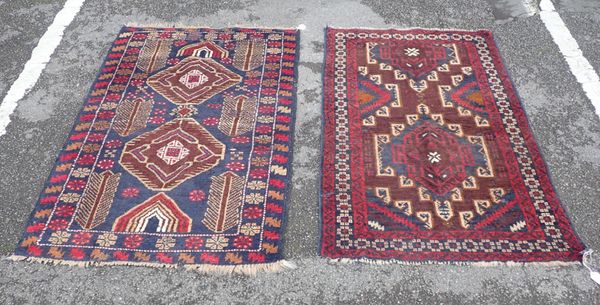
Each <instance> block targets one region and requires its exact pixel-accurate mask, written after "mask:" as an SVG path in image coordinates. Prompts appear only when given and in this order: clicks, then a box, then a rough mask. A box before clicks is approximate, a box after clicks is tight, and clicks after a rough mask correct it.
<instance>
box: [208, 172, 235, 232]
mask: <svg viewBox="0 0 600 305" xmlns="http://www.w3.org/2000/svg"><path fill="white" fill-rule="evenodd" d="M211 179H212V183H211V185H210V191H209V195H208V209H207V210H206V214H205V215H204V219H203V220H202V223H203V224H204V225H205V226H206V227H207V228H209V229H210V230H211V231H213V232H216V233H222V232H224V231H226V230H228V229H230V228H232V227H234V226H236V225H237V224H238V221H239V213H238V210H239V208H240V206H241V204H242V191H243V187H244V178H243V177H240V176H238V175H236V174H234V173H233V172H225V173H223V174H221V175H219V176H215V177H212V178H211Z"/></svg>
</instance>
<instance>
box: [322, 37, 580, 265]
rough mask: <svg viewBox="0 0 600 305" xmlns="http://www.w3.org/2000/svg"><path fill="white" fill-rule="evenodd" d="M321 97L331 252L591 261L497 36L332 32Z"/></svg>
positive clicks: (457, 259) (413, 258) (326, 238)
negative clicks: (585, 257) (583, 257)
mask: <svg viewBox="0 0 600 305" xmlns="http://www.w3.org/2000/svg"><path fill="white" fill-rule="evenodd" d="M324 96H325V103H324V116H325V125H324V157H323V176H322V241H321V255H323V256H325V257H330V258H339V259H357V260H363V261H370V260H387V262H398V263H408V264H410V263H414V264H422V263H436V262H437V263H457V264H460V263H468V262H551V261H552V262H556V263H559V262H568V261H577V260H579V259H580V257H581V255H580V252H581V251H582V250H583V249H584V246H583V244H582V243H581V242H580V241H579V239H578V238H577V236H576V235H575V233H574V231H573V229H572V227H571V224H570V222H569V219H568V218H567V216H566V215H565V211H564V210H563V208H562V207H561V205H560V203H559V200H558V198H557V195H556V192H555V190H554V189H553V186H552V184H551V182H550V179H549V177H548V170H547V168H546V165H545V163H544V161H543V159H542V156H541V155H540V151H539V149H538V147H537V145H536V142H535V140H534V138H533V135H532V133H531V130H530V128H529V126H528V122H527V118H526V116H525V113H524V111H523V109H522V107H521V104H520V101H519V98H518V97H517V94H516V92H515V89H514V88H513V85H512V83H511V81H510V79H509V77H508V75H507V72H506V70H505V68H504V66H503V64H502V62H501V58H500V55H499V52H498V49H497V47H496V45H495V43H494V40H493V37H492V34H491V33H490V32H489V31H485V30H480V31H461V30H422V29H414V30H363V29H328V30H327V48H326V65H325V92H324Z"/></svg>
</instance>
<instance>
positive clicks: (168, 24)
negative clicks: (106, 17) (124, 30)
mask: <svg viewBox="0 0 600 305" xmlns="http://www.w3.org/2000/svg"><path fill="white" fill-rule="evenodd" d="M125 26H126V27H132V28H178V29H198V28H202V29H213V30H223V29H229V28H243V29H262V30H303V29H304V28H306V26H304V28H302V26H303V24H301V25H299V26H298V27H266V26H256V25H232V26H228V27H226V28H215V27H212V26H209V25H200V24H187V23H183V22H151V23H138V22H128V23H126V24H125Z"/></svg>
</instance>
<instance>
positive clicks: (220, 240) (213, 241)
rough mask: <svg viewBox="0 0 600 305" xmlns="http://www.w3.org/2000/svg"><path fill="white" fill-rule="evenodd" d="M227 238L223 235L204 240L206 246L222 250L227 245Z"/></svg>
mask: <svg viewBox="0 0 600 305" xmlns="http://www.w3.org/2000/svg"><path fill="white" fill-rule="evenodd" d="M228 243H229V238H227V237H225V236H221V235H218V236H213V237H211V238H209V239H208V240H207V241H206V247H207V248H209V249H213V250H222V249H223V248H225V247H227V245H228Z"/></svg>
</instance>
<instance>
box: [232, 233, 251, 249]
mask: <svg viewBox="0 0 600 305" xmlns="http://www.w3.org/2000/svg"><path fill="white" fill-rule="evenodd" d="M250 245H252V238H250V237H248V236H244V235H241V236H238V237H236V238H235V239H234V240H233V246H234V247H236V248H238V249H248V248H249V247H250Z"/></svg>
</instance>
